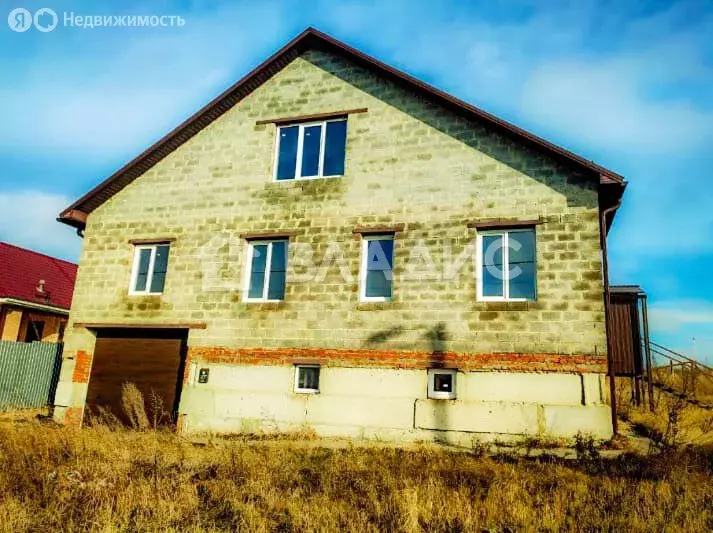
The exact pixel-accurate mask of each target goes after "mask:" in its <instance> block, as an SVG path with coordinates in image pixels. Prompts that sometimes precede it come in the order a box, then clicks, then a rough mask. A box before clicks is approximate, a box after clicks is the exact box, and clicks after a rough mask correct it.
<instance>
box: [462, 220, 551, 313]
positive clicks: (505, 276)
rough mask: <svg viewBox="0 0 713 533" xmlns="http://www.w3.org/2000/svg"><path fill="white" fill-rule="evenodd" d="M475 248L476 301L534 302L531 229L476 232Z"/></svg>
mask: <svg viewBox="0 0 713 533" xmlns="http://www.w3.org/2000/svg"><path fill="white" fill-rule="evenodd" d="M476 248H477V252H476V253H477V269H476V272H477V276H478V279H477V290H478V300H483V301H514V302H521V301H529V300H535V298H536V294H537V275H536V274H537V266H536V261H535V230H534V229H532V228H528V229H518V230H506V231H502V230H500V231H483V232H480V231H479V232H478V237H477V246H476Z"/></svg>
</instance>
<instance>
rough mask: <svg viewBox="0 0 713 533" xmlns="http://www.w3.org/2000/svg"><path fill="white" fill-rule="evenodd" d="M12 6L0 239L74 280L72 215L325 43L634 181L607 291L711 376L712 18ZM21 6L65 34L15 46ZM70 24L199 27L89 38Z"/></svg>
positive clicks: (702, 4)
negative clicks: (186, 126) (319, 38)
mask: <svg viewBox="0 0 713 533" xmlns="http://www.w3.org/2000/svg"><path fill="white" fill-rule="evenodd" d="M0 5H1V6H2V7H3V8H4V10H2V13H3V16H2V17H0V27H1V29H0V213H2V214H3V219H2V222H1V223H0V240H2V241H7V242H11V243H14V244H18V245H20V246H24V247H28V248H32V249H36V250H39V251H42V252H45V253H49V254H53V255H57V256H59V257H62V258H65V259H69V260H74V261H76V260H77V259H78V255H79V249H80V247H81V241H80V239H79V238H78V237H77V236H76V235H75V233H74V231H73V230H72V229H71V228H69V227H67V226H64V225H61V224H59V223H57V222H56V221H55V218H56V216H57V214H58V213H59V211H60V210H61V209H62V208H64V207H66V206H67V205H69V204H70V203H71V202H72V201H74V200H75V199H77V198H78V197H80V196H81V195H82V194H84V193H85V192H87V191H88V190H89V189H91V188H92V187H94V186H95V185H97V184H98V183H99V182H101V181H102V180H104V179H105V178H106V177H108V176H109V175H110V174H111V173H113V172H114V171H115V170H117V169H118V168H120V167H121V166H123V165H124V164H125V163H126V162H127V161H129V160H130V159H132V158H133V157H135V156H136V155H137V154H139V153H140V152H142V151H143V150H144V149H146V148H147V147H148V146H149V145H150V144H152V143H153V142H154V141H156V140H158V139H159V138H160V137H162V136H163V135H164V134H165V133H167V132H168V131H170V130H171V129H172V128H173V127H175V126H176V125H177V124H179V123H180V122H182V121H183V120H184V119H185V118H186V117H188V116H189V115H190V114H192V113H194V112H195V111H197V110H198V109H200V108H201V107H202V106H203V105H205V104H206V103H207V102H208V101H210V100H211V99H212V98H214V97H215V96H216V95H218V94H219V93H220V92H222V91H223V90H224V89H225V88H227V87H228V86H229V85H231V84H232V83H234V82H235V81H237V80H238V79H239V78H241V77H242V76H243V75H244V74H245V73H247V72H248V71H249V70H250V69H251V68H253V67H254V66H256V65H257V64H259V63H260V62H262V61H263V60H264V59H265V58H266V57H268V56H269V55H270V54H272V53H273V52H274V51H276V50H277V49H278V48H279V47H281V46H282V45H283V44H285V43H286V42H287V41H288V40H289V39H291V38H292V37H294V36H295V35H296V34H298V33H299V32H300V31H302V30H303V29H304V28H305V27H307V26H314V27H316V28H318V29H320V30H322V31H325V32H327V33H329V34H331V35H333V36H334V37H336V38H338V39H341V40H343V41H345V42H347V43H348V44H350V45H352V46H355V47H356V48H359V49H361V50H363V51H364V52H366V53H368V54H370V55H373V56H375V57H377V58H378V59H380V60H382V61H385V62H386V63H389V64H391V65H393V66H395V67H397V68H399V69H402V70H405V71H406V72H408V73H410V74H412V75H414V76H416V77H418V78H421V79H423V80H425V81H427V82H428V83H431V84H432V85H435V86H436V87H438V88H440V89H443V90H445V91H447V92H450V93H452V94H454V95H456V96H458V97H459V98H461V99H464V100H466V101H468V102H470V103H472V104H474V105H476V106H479V107H481V108H483V109H485V110H486V111H489V112H491V113H493V114H495V115H497V116H499V117H501V118H504V119H506V120H508V121H510V122H513V123H514V124H516V125H518V126H520V127H523V128H525V129H527V130H530V131H532V132H533V133H536V134H538V135H540V136H542V137H544V138H546V139H548V140H550V141H552V142H555V143H556V144H559V145H561V146H564V147H565V148H568V149H570V150H573V151H574V152H576V153H578V154H580V155H582V156H584V157H586V158H587V159H591V160H594V161H596V162H597V163H599V164H601V165H603V166H605V167H607V168H609V169H611V170H613V171H615V172H617V173H620V174H623V175H624V176H625V177H626V178H627V180H628V181H629V186H628V188H627V191H626V194H625V197H624V203H623V206H622V207H621V209H620V211H619V213H618V215H617V218H616V220H615V223H614V226H613V228H612V230H611V232H610V236H609V247H610V248H609V250H610V269H611V281H612V283H614V284H638V285H641V286H642V287H643V288H644V289H645V290H646V292H647V294H648V300H649V315H650V325H651V338H652V340H655V341H656V342H659V343H661V344H664V345H666V346H669V347H671V348H673V349H676V350H681V351H683V352H684V353H687V354H690V355H694V356H696V357H697V358H699V359H701V360H703V361H704V362H708V363H709V364H713V275H712V273H711V270H712V269H713V179H711V178H712V177H713V176H711V169H713V3H711V2H710V1H709V0H701V1H697V0H691V1H680V2H663V1H656V0H649V1H640V2H637V1H627V2H622V1H618V0H616V1H589V0H581V1H578V0H572V1H564V0H563V1H557V0H553V1H548V0H512V1H503V2H492V0H487V1H478V0H475V1H469V2H454V1H442V2H433V1H427V2H421V1H420V0H408V1H402V0H395V1H386V0H380V1H366V0H358V1H349V0H347V1H340V2H324V1H314V2H304V1H294V2H292V1H284V2H272V1H269V0H262V1H260V2H257V1H256V2H238V1H232V2H219V1H205V2H203V1H183V2H169V1H150V0H149V1H141V2H135V1H130V0H129V1H124V2H121V3H118V2H103V1H101V0H93V1H88V0H85V1H79V0H78V1H69V2H60V1H57V0H42V1H34V0H32V1H28V0H22V1H20V0H18V1H14V0H13V1H12V2H7V1H6V0H2V1H0ZM18 7H24V8H26V9H28V10H29V11H30V12H32V13H34V12H35V11H36V10H38V9H40V8H44V7H48V8H50V9H52V10H54V11H55V12H56V13H57V14H58V25H57V27H56V28H55V29H54V30H52V31H49V32H40V31H37V29H36V28H34V27H30V28H29V29H28V30H27V31H25V32H22V33H20V32H15V31H12V30H11V29H10V26H9V24H6V22H5V21H6V20H7V15H9V14H10V11H12V10H13V9H15V8H18ZM70 14H74V16H77V15H79V16H86V15H101V16H112V15H115V16H122V15H127V16H130V15H157V16H161V15H165V16H171V15H177V16H181V17H182V18H183V19H184V20H185V21H186V22H185V25H183V26H181V27H177V26H173V27H170V26H169V27H156V28H149V27H134V28H128V27H111V28H109V27H95V28H81V27H72V26H67V25H65V24H64V20H65V18H66V17H69V16H70ZM42 23H43V24H44V23H45V22H42Z"/></svg>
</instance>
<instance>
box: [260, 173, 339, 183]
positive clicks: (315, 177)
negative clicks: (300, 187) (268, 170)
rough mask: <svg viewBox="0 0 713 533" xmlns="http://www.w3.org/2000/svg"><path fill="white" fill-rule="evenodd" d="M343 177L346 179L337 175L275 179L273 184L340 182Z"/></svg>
mask: <svg viewBox="0 0 713 533" xmlns="http://www.w3.org/2000/svg"><path fill="white" fill-rule="evenodd" d="M343 177H344V174H337V175H334V176H309V177H300V178H291V179H284V180H278V179H277V178H273V179H272V183H301V182H305V181H319V180H338V179H342V178H343Z"/></svg>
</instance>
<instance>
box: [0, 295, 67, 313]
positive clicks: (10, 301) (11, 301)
mask: <svg viewBox="0 0 713 533" xmlns="http://www.w3.org/2000/svg"><path fill="white" fill-rule="evenodd" d="M0 305H11V306H13V307H23V308H25V309H34V310H36V311H44V312H47V313H54V314H57V315H65V316H67V315H69V309H65V308H64V307H57V306H54V305H48V304H42V303H38V302H30V301H27V300H20V299H19V298H2V297H0Z"/></svg>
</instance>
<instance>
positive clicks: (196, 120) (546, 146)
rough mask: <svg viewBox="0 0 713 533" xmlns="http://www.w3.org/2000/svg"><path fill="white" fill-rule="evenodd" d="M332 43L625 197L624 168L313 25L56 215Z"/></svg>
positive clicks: (102, 195) (106, 189) (75, 216)
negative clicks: (557, 140)
mask: <svg viewBox="0 0 713 533" xmlns="http://www.w3.org/2000/svg"><path fill="white" fill-rule="evenodd" d="M315 45H316V46H325V45H326V46H328V47H333V48H334V49H336V50H337V51H339V52H340V53H342V54H344V55H345V56H346V57H348V58H349V59H350V60H352V61H355V62H357V63H360V64H362V65H366V66H367V68H373V69H376V70H377V71H379V73H380V74H382V75H385V76H387V77H391V78H392V79H394V80H398V83H405V84H406V85H407V86H408V87H409V88H410V89H411V90H413V91H416V92H419V91H420V92H422V93H423V94H425V95H426V96H428V97H430V98H435V99H436V102H437V103H439V104H441V105H444V106H446V107H451V108H454V109H457V110H459V111H461V112H465V113H467V114H469V115H470V116H472V117H477V118H478V119H480V120H484V121H486V122H488V123H489V124H491V125H492V126H494V127H496V128H500V129H501V130H503V131H506V132H508V133H509V134H510V135H514V136H516V137H517V138H519V139H520V140H522V141H523V142H528V143H531V144H533V145H535V146H536V147H538V148H539V149H540V150H543V151H545V152H548V153H550V154H551V155H553V156H554V157H559V158H562V159H564V160H566V161H569V162H570V163H572V164H575V165H577V166H578V167H580V168H583V169H585V170H586V171H587V172H589V173H591V174H592V175H593V176H598V178H599V183H600V184H601V185H614V186H616V187H617V190H616V192H615V196H616V197H621V195H622V194H623V191H624V187H626V180H625V179H624V177H623V176H621V175H620V174H618V173H616V172H614V171H612V170H609V169H607V168H606V167H603V166H601V165H599V164H598V163H595V162H594V161H591V160H588V159H586V158H585V157H582V156H580V155H578V154H576V153H575V152H572V151H570V150H568V149H567V148H564V147H562V146H559V145H557V144H555V143H553V142H550V141H548V140H546V139H544V138H543V137H540V136H538V135H536V134H533V133H531V132H529V131H527V130H525V129H523V128H520V127H519V126H516V125H515V124H512V123H511V122H508V121H507V120H504V119H501V118H499V117H498V116H496V115H494V114H492V113H490V112H488V111H485V110H483V109H481V108H480V107H477V106H475V105H473V104H470V103H468V102H466V101H464V100H461V99H460V98H457V97H456V96H454V95H451V94H450V93H447V92H446V91H444V90H442V89H439V88H437V87H435V86H433V85H431V84H429V83H426V82H424V81H422V80H420V79H418V78H416V77H415V76H412V75H411V74H408V73H407V72H404V71H403V70H399V69H397V68H396V67H392V66H391V65H389V64H387V63H385V62H383V61H381V60H379V59H377V58H375V57H373V56H370V55H368V54H366V53H364V52H361V51H360V50H358V49H356V48H354V47H352V46H350V45H348V44H346V43H344V42H342V41H340V40H338V39H335V38H334V37H332V36H330V35H328V34H326V33H323V32H321V31H319V30H317V29H316V28H314V27H312V26H308V27H307V28H306V29H305V30H303V31H302V32H300V33H299V34H298V35H297V36H296V37H294V38H293V39H291V40H290V41H289V42H288V43H287V44H285V45H284V46H283V47H281V48H280V49H279V50H277V51H276V52H275V53H274V54H272V55H271V56H270V57H268V58H267V59H266V60H264V61H263V62H262V63H260V64H259V65H258V66H257V67H255V68H254V69H252V70H251V71H250V72H248V73H247V74H245V75H244V76H243V77H242V78H240V79H239V80H238V81H237V82H235V83H234V84H232V85H231V86H230V87H228V88H227V89H226V90H225V91H223V92H222V93H221V94H219V95H218V96H217V97H215V98H213V99H212V100H211V101H210V102H208V104H206V105H205V106H203V107H202V108H201V109H200V110H198V111H197V112H195V113H193V114H192V115H191V116H189V117H188V118H187V119H186V120H184V121H183V122H182V123H180V124H179V125H178V126H176V127H175V128H173V129H172V130H171V131H170V132H169V133H167V134H166V135H164V136H163V137H162V138H161V139H159V140H158V141H156V142H155V143H153V144H152V145H151V146H149V147H148V148H147V149H146V150H144V151H143V152H142V153H141V154H139V155H138V156H136V157H135V158H134V159H132V160H131V161H129V162H128V163H126V164H125V165H124V166H122V167H121V168H119V169H118V170H117V171H115V172H114V173H113V174H111V175H110V176H109V177H108V178H107V179H105V180H104V181H102V182H101V183H99V184H98V185H97V186H95V187H94V188H92V189H91V190H90V191H88V192H87V193H86V194H84V195H83V196H82V197H81V198H79V199H78V200H76V201H75V202H74V203H73V204H72V205H70V206H68V207H67V208H65V209H64V210H63V211H62V212H61V213H60V214H59V217H58V219H57V220H59V221H60V222H63V223H65V224H68V225H70V226H73V227H75V228H77V229H79V230H82V229H84V227H85V226H86V219H87V216H88V215H89V214H90V213H91V212H92V211H94V210H95V209H96V208H97V207H99V206H100V205H102V204H103V203H104V202H106V201H107V200H108V199H109V198H111V197H112V196H114V195H115V194H117V193H118V192H119V191H121V190H122V189H123V188H124V187H126V186H127V185H128V184H129V183H131V182H132V181H134V180H135V179H137V178H138V177H140V176H141V175H143V174H144V173H145V172H146V171H147V170H148V169H150V168H152V167H153V166H154V165H156V164H157V163H158V162H159V161H161V160H162V159H163V158H165V157H166V156H167V155H168V154H170V153H172V152H173V151H174V150H176V149H178V148H179V147H180V146H182V145H183V144H184V143H185V142H187V141H188V140H189V139H191V138H192V137H193V136H194V135H196V134H197V133H198V132H199V131H201V130H203V129H204V128H205V127H207V126H208V125H209V124H211V123H212V122H213V121H215V120H217V119H218V118H219V117H220V116H221V115H223V113H225V112H227V110H228V109H230V108H232V107H233V106H235V105H236V104H238V103H239V102H240V101H242V100H243V99H244V98H245V97H246V96H247V95H249V94H251V93H252V92H253V91H254V90H255V89H256V88H257V87H260V86H261V85H262V84H263V83H265V82H266V81H267V80H269V79H270V78H272V77H273V76H274V75H275V74H276V73H277V72H279V71H281V70H282V69H283V68H284V67H285V65H287V64H289V63H290V62H291V61H292V60H293V59H294V58H295V57H297V56H298V55H300V54H301V53H303V52H304V51H305V50H308V49H310V48H312V47H314V46H315Z"/></svg>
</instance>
